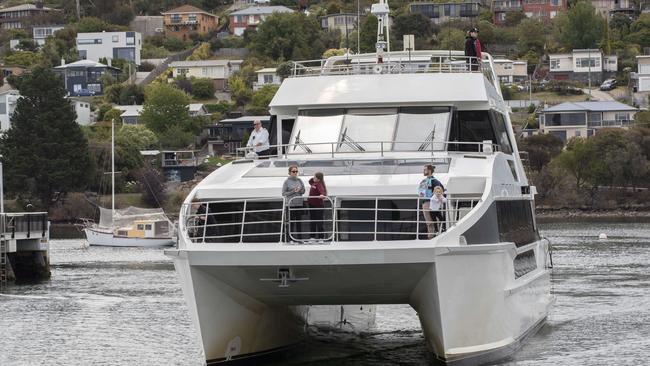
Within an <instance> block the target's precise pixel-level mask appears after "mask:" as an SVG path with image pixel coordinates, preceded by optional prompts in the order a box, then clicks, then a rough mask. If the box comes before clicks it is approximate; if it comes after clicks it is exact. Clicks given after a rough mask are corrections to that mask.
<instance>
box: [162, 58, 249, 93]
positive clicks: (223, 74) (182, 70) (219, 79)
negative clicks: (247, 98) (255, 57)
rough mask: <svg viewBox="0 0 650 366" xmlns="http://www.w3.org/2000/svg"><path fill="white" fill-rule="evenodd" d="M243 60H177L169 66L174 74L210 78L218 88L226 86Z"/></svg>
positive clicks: (175, 75)
mask: <svg viewBox="0 0 650 366" xmlns="http://www.w3.org/2000/svg"><path fill="white" fill-rule="evenodd" d="M242 62H243V61H242V60H202V61H175V62H172V63H171V64H170V65H169V66H170V67H171V68H172V76H173V77H178V76H181V75H183V76H185V77H188V78H189V77H195V78H208V79H212V80H213V81H214V86H215V88H216V89H217V90H223V89H225V88H226V84H227V81H228V78H229V77H230V75H231V74H232V73H233V72H235V71H237V70H239V68H240V67H241V64H242Z"/></svg>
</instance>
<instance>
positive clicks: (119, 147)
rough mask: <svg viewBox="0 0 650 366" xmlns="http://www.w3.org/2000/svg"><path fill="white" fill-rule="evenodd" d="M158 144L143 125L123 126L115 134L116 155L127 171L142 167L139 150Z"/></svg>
mask: <svg viewBox="0 0 650 366" xmlns="http://www.w3.org/2000/svg"><path fill="white" fill-rule="evenodd" d="M157 144H158V138H157V137H156V134H155V133H153V132H152V131H151V130H149V129H148V128H147V127H145V126H143V125H123V126H122V127H121V128H120V129H119V130H118V131H117V133H116V134H115V149H116V155H117V157H118V159H119V161H120V165H121V166H123V167H126V168H127V169H134V168H137V167H140V166H142V162H143V160H142V155H141V154H140V151H141V150H146V149H149V148H152V147H155V146H156V145H157Z"/></svg>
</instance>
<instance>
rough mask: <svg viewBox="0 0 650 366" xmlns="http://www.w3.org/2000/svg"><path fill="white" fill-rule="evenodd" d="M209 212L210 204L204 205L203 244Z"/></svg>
mask: <svg viewBox="0 0 650 366" xmlns="http://www.w3.org/2000/svg"><path fill="white" fill-rule="evenodd" d="M209 211H210V204H209V203H207V202H206V203H205V218H204V220H203V241H202V243H204V244H205V235H206V234H207V231H208V212H209Z"/></svg>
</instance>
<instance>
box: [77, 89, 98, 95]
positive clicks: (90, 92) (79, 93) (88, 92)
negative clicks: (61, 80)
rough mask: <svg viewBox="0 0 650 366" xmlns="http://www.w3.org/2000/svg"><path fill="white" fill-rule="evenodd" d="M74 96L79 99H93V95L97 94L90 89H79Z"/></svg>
mask: <svg viewBox="0 0 650 366" xmlns="http://www.w3.org/2000/svg"><path fill="white" fill-rule="evenodd" d="M73 94H74V95H75V96H78V97H92V96H93V95H95V92H94V91H92V90H88V89H79V90H77V91H76V92H74V93H73Z"/></svg>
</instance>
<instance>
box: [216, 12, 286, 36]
mask: <svg viewBox="0 0 650 366" xmlns="http://www.w3.org/2000/svg"><path fill="white" fill-rule="evenodd" d="M273 13H293V10H291V9H289V8H287V7H286V6H281V5H279V6H251V7H249V8H246V9H242V10H238V11H235V12H233V13H230V23H229V24H228V29H229V31H230V34H234V35H236V36H241V35H243V34H244V31H245V30H246V29H247V28H255V27H257V26H258V25H259V24H260V23H262V22H263V21H264V19H266V17H268V16H269V15H271V14H273Z"/></svg>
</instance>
